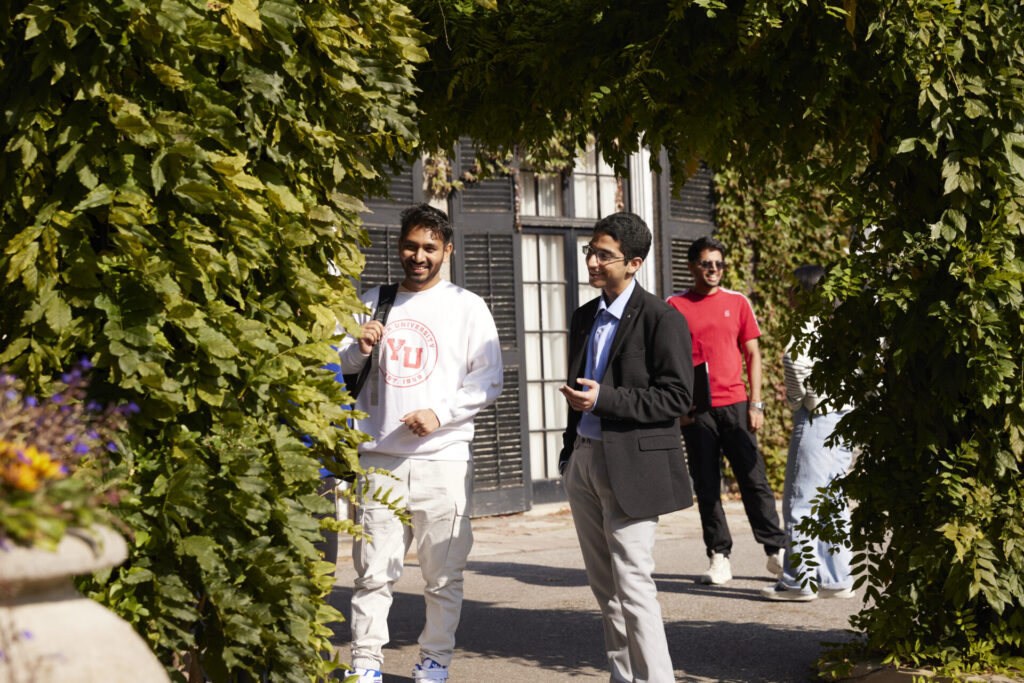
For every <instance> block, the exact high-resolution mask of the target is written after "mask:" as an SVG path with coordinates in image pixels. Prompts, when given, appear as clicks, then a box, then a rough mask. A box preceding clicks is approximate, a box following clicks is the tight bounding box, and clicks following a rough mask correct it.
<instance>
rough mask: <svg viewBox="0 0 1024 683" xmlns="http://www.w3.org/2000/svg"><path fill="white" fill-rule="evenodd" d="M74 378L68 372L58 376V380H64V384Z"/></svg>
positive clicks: (69, 382)
mask: <svg viewBox="0 0 1024 683" xmlns="http://www.w3.org/2000/svg"><path fill="white" fill-rule="evenodd" d="M74 379H75V378H74V377H73V376H72V375H71V373H70V372H65V373H64V374H63V375H61V376H60V381H61V382H64V384H71V382H72V381H73V380H74Z"/></svg>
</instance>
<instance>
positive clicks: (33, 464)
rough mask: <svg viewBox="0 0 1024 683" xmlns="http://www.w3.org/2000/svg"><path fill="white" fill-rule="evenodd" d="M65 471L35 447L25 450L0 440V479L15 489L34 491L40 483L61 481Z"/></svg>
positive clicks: (58, 462) (44, 452)
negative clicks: (49, 480) (48, 480)
mask: <svg viewBox="0 0 1024 683" xmlns="http://www.w3.org/2000/svg"><path fill="white" fill-rule="evenodd" d="M65 475H66V472H65V469H64V468H63V467H61V463H60V461H58V460H54V459H53V457H52V456H51V455H50V454H49V453H48V452H46V451H40V450H39V449H37V448H36V447H35V446H28V447H27V448H25V447H21V446H18V445H16V444H12V443H10V442H7V441H2V440H0V477H2V478H3V480H4V481H5V482H6V483H7V484H9V485H10V486H13V487H14V488H16V489H19V490H22V491H30V492H31V491H35V490H36V489H38V488H39V486H40V484H41V483H42V481H44V480H47V479H63V478H64V476H65Z"/></svg>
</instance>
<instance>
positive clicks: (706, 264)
mask: <svg viewBox="0 0 1024 683" xmlns="http://www.w3.org/2000/svg"><path fill="white" fill-rule="evenodd" d="M698 265H700V269H701V270H720V271H721V270H725V261H701V262H700V263H699V264H698Z"/></svg>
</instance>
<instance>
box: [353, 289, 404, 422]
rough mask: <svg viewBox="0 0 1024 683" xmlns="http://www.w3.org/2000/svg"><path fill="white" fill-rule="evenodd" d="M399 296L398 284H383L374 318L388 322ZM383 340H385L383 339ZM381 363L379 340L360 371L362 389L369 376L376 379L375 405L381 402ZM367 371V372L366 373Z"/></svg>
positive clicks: (372, 399)
mask: <svg viewBox="0 0 1024 683" xmlns="http://www.w3.org/2000/svg"><path fill="white" fill-rule="evenodd" d="M396 296H398V284H397V283H395V284H390V285H382V286H381V288H380V296H379V297H378V301H377V310H376V311H374V313H373V319H374V320H379V321H380V324H381V325H387V324H388V314H389V313H391V305H392V304H393V303H395V297H396ZM381 341H383V340H381ZM378 365H380V342H377V343H376V344H375V345H374V347H373V350H372V351H371V352H370V359H369V362H367V364H366V365H364V366H363V372H360V373H359V380H360V382H359V388H360V389H362V385H363V383H364V382H365V381H366V377H367V376H372V377H373V378H374V381H373V382H371V383H370V405H371V406H375V405H377V404H378V402H379V398H380V396H379V391H378V384H379V383H378V382H377V381H376V380H377V377H376V375H377V372H376V370H377V367H378ZM364 373H365V374H364Z"/></svg>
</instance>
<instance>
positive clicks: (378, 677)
mask: <svg viewBox="0 0 1024 683" xmlns="http://www.w3.org/2000/svg"><path fill="white" fill-rule="evenodd" d="M353 676H358V677H359V678H352V677H353ZM341 680H343V681H345V683H384V676H383V675H382V674H381V672H380V670H379V669H364V668H363V667H361V666H357V667H356V668H355V670H354V671H346V672H345V673H343V674H341Z"/></svg>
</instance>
